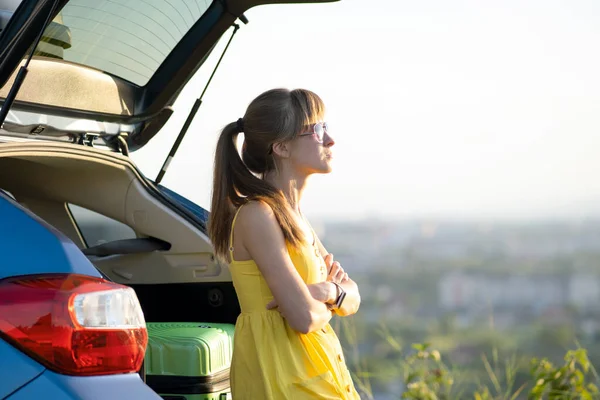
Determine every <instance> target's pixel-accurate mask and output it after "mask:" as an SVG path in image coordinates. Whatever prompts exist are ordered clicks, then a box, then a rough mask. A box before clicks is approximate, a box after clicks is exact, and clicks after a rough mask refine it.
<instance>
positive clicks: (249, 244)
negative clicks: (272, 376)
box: [236, 202, 332, 333]
mask: <svg viewBox="0 0 600 400" xmlns="http://www.w3.org/2000/svg"><path fill="white" fill-rule="evenodd" d="M236 228H237V230H236V239H237V240H239V241H240V242H241V243H239V244H240V245H242V246H243V247H244V249H245V250H246V251H247V252H248V254H249V255H250V257H251V258H252V259H253V260H254V261H255V262H256V264H257V265H258V269H259V270H260V272H261V273H262V275H263V276H264V278H265V281H266V282H267V285H268V286H269V289H270V290H271V293H272V294H273V297H274V299H275V301H276V302H277V305H278V307H279V312H281V314H282V315H283V317H284V318H285V319H286V320H287V322H288V323H289V324H290V326H291V327H292V329H294V330H296V331H298V332H300V333H308V332H313V331H316V330H319V329H321V328H323V327H324V326H325V325H326V324H327V323H328V322H329V320H330V319H331V317H332V313H331V311H330V310H329V309H328V308H327V306H326V304H325V303H323V302H320V301H318V300H315V299H314V298H313V296H312V295H311V293H310V291H309V289H308V287H307V286H306V284H305V283H304V281H303V280H302V278H301V277H300V275H299V274H298V271H296V268H295V267H294V264H293V263H292V260H291V258H290V256H289V254H288V250H287V247H286V244H285V239H284V237H283V233H282V232H281V228H280V227H279V224H278V223H277V219H276V218H275V214H274V213H273V210H271V208H270V207H269V206H268V205H266V204H264V203H261V202H250V203H248V204H246V205H245V206H244V207H243V208H242V210H240V213H239V215H238V218H237V223H236Z"/></svg>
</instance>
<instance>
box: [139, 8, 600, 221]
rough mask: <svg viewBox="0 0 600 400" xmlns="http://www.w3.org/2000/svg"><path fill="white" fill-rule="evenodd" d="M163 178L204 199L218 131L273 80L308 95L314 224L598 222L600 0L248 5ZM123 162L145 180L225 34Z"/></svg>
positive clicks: (309, 208)
mask: <svg viewBox="0 0 600 400" xmlns="http://www.w3.org/2000/svg"><path fill="white" fill-rule="evenodd" d="M245 15H246V16H247V17H248V19H249V24H247V25H243V24H242V25H241V27H240V29H239V31H238V33H237V34H236V36H235V38H234V39H233V42H232V44H231V46H230V48H229V50H228V52H227V54H226V55H225V57H224V59H223V61H222V64H221V66H220V68H219V70H218V71H217V72H216V75H215V77H214V78H213V81H212V83H211V85H210V87H209V88H208V90H207V92H206V94H205V96H204V99H203V104H202V106H201V108H200V110H199V112H198V114H197V116H196V118H195V120H194V122H193V123H192V125H191V127H190V130H189V132H188V134H187V135H186V138H185V139H184V142H183V143H182V145H181V147H180V149H179V151H178V153H177V156H176V157H175V159H174V161H173V162H172V163H171V165H170V168H169V170H168V172H167V173H166V175H165V178H164V180H163V182H162V183H163V184H164V185H165V186H167V187H169V188H171V189H173V190H176V191H177V192H179V193H181V194H182V195H184V196H186V197H188V198H189V199H190V200H193V201H195V202H196V203H198V204H199V205H201V206H203V207H206V208H208V206H209V204H210V195H211V193H210V192H211V184H212V164H213V156H214V148H215V144H216V140H217V137H218V134H219V132H220V129H222V127H223V126H225V125H226V124H227V123H229V122H231V121H235V120H237V119H238V118H239V117H241V116H243V114H244V111H245V109H246V107H247V105H248V103H249V102H250V101H251V100H252V99H253V98H254V97H256V96H257V95H258V94H260V93H261V92H263V91H265V90H268V89H271V88H273V87H287V88H290V89H292V88H297V87H303V88H307V89H310V90H313V91H315V92H316V93H318V94H319V95H320V96H321V97H322V98H323V100H324V101H325V104H326V107H327V110H328V111H327V122H328V124H329V126H330V128H331V132H332V136H333V137H334V139H335V141H336V144H335V146H334V148H333V149H334V154H335V160H334V171H333V172H332V173H331V174H328V175H321V176H315V177H313V178H312V179H311V182H310V186H309V188H308V189H307V192H306V194H305V197H304V199H303V205H302V207H303V210H304V211H305V213H306V214H307V215H308V216H309V217H313V218H320V219H344V220H345V219H362V218H380V219H386V218H423V217H428V218H459V219H460V218H496V219H503V218H504V219H514V218H517V219H522V218H525V219H532V218H547V217H559V218H563V217H567V218H585V217H590V216H600V72H599V71H600V52H599V51H598V47H599V45H600V3H599V2H597V1H595V0H579V1H573V0H570V1H567V0H565V1H555V0H544V1H542V0H503V1H496V2H492V1H475V0H454V1H447V0H421V1H407V0H369V1H366V0H362V1H359V0H342V1H341V2H336V3H327V4H304V5H266V6H259V7H256V8H253V9H251V10H249V11H247V12H246V13H245ZM229 35H230V32H227V33H226V34H225V35H224V37H223V38H222V40H221V42H220V43H219V45H218V46H217V48H216V49H215V50H214V52H213V54H212V55H211V57H210V58H209V59H208V60H207V61H206V63H205V64H204V65H203V66H202V67H201V69H200V70H199V71H198V73H197V74H196V75H195V76H194V78H193V79H192V80H191V81H190V82H189V84H188V85H187V86H186V88H185V89H184V90H183V92H182V93H181V95H180V97H179V98H178V100H177V102H176V103H175V106H174V107H175V114H174V115H173V117H172V118H171V119H170V121H169V122H168V123H167V125H166V126H165V128H164V129H163V130H162V131H161V132H160V133H159V134H158V135H157V136H156V137H155V138H154V139H153V140H152V141H151V142H150V143H149V144H148V145H147V146H146V147H144V148H143V149H142V150H139V151H137V152H135V153H134V154H133V156H132V158H133V159H134V160H135V161H136V163H137V164H138V165H139V166H140V168H141V169H142V171H143V172H144V174H146V175H147V176H148V177H150V178H152V179H154V178H155V177H156V175H157V173H158V170H159V169H160V167H161V166H162V162H163V160H164V159H165V157H166V156H167V154H168V152H169V149H170V147H171V145H172V143H173V142H174V140H175V137H176V136H177V134H178V132H179V130H180V128H181V126H182V125H183V122H184V121H185V118H186V117H187V114H188V112H189V110H190V109H191V107H192V104H193V103H194V101H195V99H196V98H197V97H198V96H200V93H201V92H202V90H203V89H204V85H205V83H206V81H207V79H208V77H209V75H210V73H211V72H212V69H213V67H214V65H215V63H216V61H217V59H218V57H219V56H220V53H221V50H222V48H223V47H224V45H225V42H226V41H227V40H228V38H229Z"/></svg>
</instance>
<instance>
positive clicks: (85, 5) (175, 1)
mask: <svg viewBox="0 0 600 400" xmlns="http://www.w3.org/2000/svg"><path fill="white" fill-rule="evenodd" d="M211 2H212V1H211V0H134V1H132V0H71V1H69V2H67V4H66V5H65V6H64V7H63V9H62V10H61V12H60V13H59V14H58V15H57V17H56V18H55V19H54V20H53V23H52V24H51V25H49V26H48V28H47V29H46V31H45V32H44V35H43V39H42V41H41V42H40V45H39V46H38V48H37V49H36V52H35V54H36V55H41V56H46V57H55V58H60V59H64V60H66V61H71V62H74V63H78V64H82V65H86V66H90V67H94V68H97V69H100V70H103V71H106V72H108V73H110V74H113V75H116V76H118V77H120V78H123V79H125V80H128V81H130V82H133V83H135V84H137V85H140V86H143V85H145V84H146V83H147V82H148V80H149V79H150V77H152V75H153V74H154V72H156V70H157V69H158V67H159V66H160V64H161V63H162V62H163V61H164V60H165V58H167V56H168V55H169V53H170V52H171V50H173V48H174V47H175V46H176V45H177V43H178V42H179V41H180V40H181V39H182V38H183V36H184V35H185V34H186V33H187V32H188V30H189V29H190V28H191V26H192V25H193V24H194V23H196V21H198V19H199V18H200V17H201V16H202V15H203V14H204V13H205V12H206V10H207V9H208V7H209V6H210V4H211Z"/></svg>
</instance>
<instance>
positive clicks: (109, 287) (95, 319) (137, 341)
mask: <svg viewBox="0 0 600 400" xmlns="http://www.w3.org/2000/svg"><path fill="white" fill-rule="evenodd" d="M0 335H2V336H3V337H5V338H6V339H7V340H8V341H9V342H12V343H13V344H14V345H15V346H16V347H18V348H20V349H21V350H22V351H23V352H25V353H27V354H29V355H30V356H31V357H33V358H35V359H37V360H38V361H39V362H41V363H42V364H44V365H45V366H47V367H48V368H49V369H52V370H54V371H56V372H59V373H61V374H67V375H105V374H115V373H126V372H135V371H138V370H139V369H140V367H141V364H142V362H143V360H144V354H145V352H146V345H147V343H148V332H147V331H146V323H145V321H144V315H143V313H142V309H141V307H140V303H139V301H138V299H137V296H136V295H135V292H134V291H133V289H131V288H128V287H127V286H123V285H119V284H115V283H112V282H108V281H106V280H104V279H100V278H94V277H90V276H85V275H74V274H54V275H44V276H21V277H17V278H9V279H5V280H1V281H0Z"/></svg>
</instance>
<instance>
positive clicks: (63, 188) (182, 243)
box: [0, 142, 240, 323]
mask: <svg viewBox="0 0 600 400" xmlns="http://www.w3.org/2000/svg"><path fill="white" fill-rule="evenodd" d="M0 189H3V190H5V191H7V192H9V193H10V194H11V195H12V196H14V198H15V199H16V200H17V201H18V202H19V203H21V204H22V205H23V206H25V207H26V208H28V209H30V210H31V211H32V212H33V213H35V214H37V215H38V216H40V217H41V218H43V219H44V220H46V221H47V222H48V223H49V224H51V225H52V226H54V227H55V228H56V229H58V230H60V231H61V232H62V233H64V234H65V235H66V236H67V237H69V238H70V239H71V240H72V241H73V242H74V243H75V244H77V245H78V246H79V247H80V248H81V249H82V250H83V251H84V253H88V258H89V259H90V261H91V262H92V263H93V264H94V265H95V266H96V268H97V269H98V270H99V271H100V272H101V273H102V274H103V275H105V276H106V277H107V278H108V279H110V280H112V281H115V282H118V283H121V284H124V285H127V286H130V287H132V288H133V289H134V290H135V291H136V292H137V295H138V298H139V300H140V303H141V306H142V309H143V310H144V314H145V318H146V321H148V322H155V321H156V322H187V321H189V322H198V321H206V322H225V323H234V322H235V319H236V318H237V316H238V314H239V311H240V309H239V304H238V301H237V297H236V295H235V291H234V288H233V285H232V282H231V275H230V273H229V270H228V267H227V265H222V264H220V263H218V262H217V261H216V260H215V258H214V256H213V252H212V247H211V245H210V243H209V240H208V237H207V235H206V233H205V229H204V226H203V223H202V221H199V220H194V218H193V217H192V216H190V214H189V213H188V214H186V213H185V210H184V209H183V208H182V207H179V206H178V205H177V204H176V203H175V202H174V200H173V199H172V198H169V197H167V196H166V195H164V194H162V193H161V192H160V191H159V190H158V189H157V188H155V187H154V186H153V185H152V183H151V182H149V181H148V180H146V179H145V178H144V177H143V176H142V174H141V173H140V172H139V171H138V170H137V168H136V167H135V165H134V164H133V163H132V162H131V160H130V159H129V158H127V157H124V156H121V155H118V154H114V153H108V152H105V151H101V150H95V149H92V148H89V147H83V146H78V145H69V144H58V143H57V144H53V143H42V144H36V143H33V142H30V143H14V144H3V145H2V146H0ZM83 211H85V212H87V213H88V215H93V216H94V218H95V219H94V218H87V219H85V218H82V212H83ZM94 221H96V222H97V221H104V222H106V221H109V222H110V223H111V224H114V225H116V226H119V227H121V228H122V229H121V231H122V232H128V233H127V234H128V236H123V237H120V238H119V239H126V240H125V241H124V242H123V241H119V240H115V241H110V240H109V242H108V243H103V240H104V239H100V240H98V237H102V235H101V233H102V226H94V224H95V222H94ZM90 232H91V233H90ZM94 232H95V234H96V236H97V237H96V239H92V237H93V236H94V235H92V233H94ZM86 239H87V242H86ZM153 243H154V244H157V246H154V244H153ZM116 244H120V246H117V245H116ZM31 251H38V250H36V243H31ZM124 253H128V254H124ZM93 254H96V255H93Z"/></svg>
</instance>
